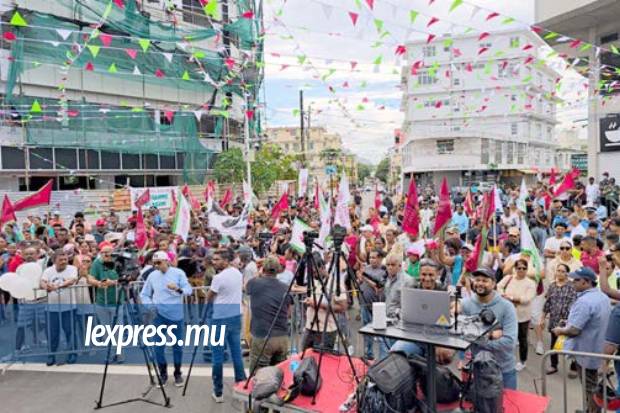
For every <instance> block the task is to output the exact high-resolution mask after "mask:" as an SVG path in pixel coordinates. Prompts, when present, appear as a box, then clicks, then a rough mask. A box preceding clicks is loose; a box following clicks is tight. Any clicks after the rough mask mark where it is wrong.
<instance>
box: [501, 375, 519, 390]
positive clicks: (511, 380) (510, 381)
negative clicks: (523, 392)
mask: <svg viewBox="0 0 620 413" xmlns="http://www.w3.org/2000/svg"><path fill="white" fill-rule="evenodd" d="M502 379H503V381H504V388H505V389H511V390H517V371H516V370H512V371H508V372H506V371H503V372H502Z"/></svg>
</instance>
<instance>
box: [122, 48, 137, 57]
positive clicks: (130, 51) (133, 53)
mask: <svg viewBox="0 0 620 413" xmlns="http://www.w3.org/2000/svg"><path fill="white" fill-rule="evenodd" d="M125 53H127V54H128V55H129V57H131V58H132V59H135V58H136V56H137V55H138V51H137V50H135V49H125Z"/></svg>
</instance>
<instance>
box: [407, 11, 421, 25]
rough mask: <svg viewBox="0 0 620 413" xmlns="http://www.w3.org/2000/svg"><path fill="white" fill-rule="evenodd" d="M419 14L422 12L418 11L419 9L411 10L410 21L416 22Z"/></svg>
mask: <svg viewBox="0 0 620 413" xmlns="http://www.w3.org/2000/svg"><path fill="white" fill-rule="evenodd" d="M418 14H420V13H418V12H417V11H415V10H411V11H410V12H409V22H410V23H411V24H413V23H415V19H416V18H417V17H418Z"/></svg>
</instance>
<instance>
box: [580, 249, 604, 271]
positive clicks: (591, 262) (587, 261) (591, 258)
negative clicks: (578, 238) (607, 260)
mask: <svg viewBox="0 0 620 413" xmlns="http://www.w3.org/2000/svg"><path fill="white" fill-rule="evenodd" d="M602 256H603V251H601V250H599V249H598V248H597V249H596V250H595V251H594V253H593V254H589V253H588V252H586V251H585V250H584V251H581V263H582V264H583V266H584V267H590V268H591V269H592V271H594V272H595V273H597V274H598V261H599V260H600V259H601V257H602Z"/></svg>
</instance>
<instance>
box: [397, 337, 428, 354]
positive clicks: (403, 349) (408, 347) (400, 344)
mask: <svg viewBox="0 0 620 413" xmlns="http://www.w3.org/2000/svg"><path fill="white" fill-rule="evenodd" d="M390 352H391V353H394V352H400V353H404V354H405V355H406V356H407V357H411V356H420V357H424V356H425V355H426V349H425V348H424V346H420V345H419V344H417V343H412V342H410V341H402V340H398V341H397V342H396V343H394V344H393V345H392V347H391V348H390Z"/></svg>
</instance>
